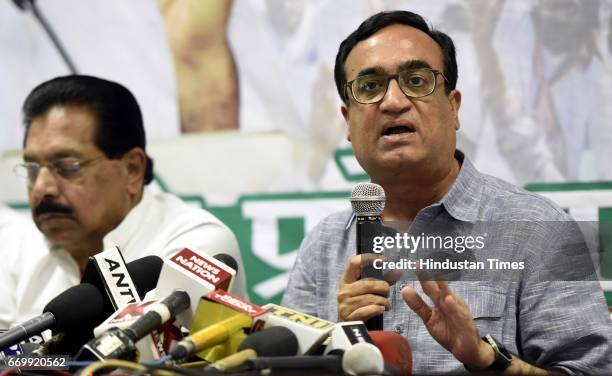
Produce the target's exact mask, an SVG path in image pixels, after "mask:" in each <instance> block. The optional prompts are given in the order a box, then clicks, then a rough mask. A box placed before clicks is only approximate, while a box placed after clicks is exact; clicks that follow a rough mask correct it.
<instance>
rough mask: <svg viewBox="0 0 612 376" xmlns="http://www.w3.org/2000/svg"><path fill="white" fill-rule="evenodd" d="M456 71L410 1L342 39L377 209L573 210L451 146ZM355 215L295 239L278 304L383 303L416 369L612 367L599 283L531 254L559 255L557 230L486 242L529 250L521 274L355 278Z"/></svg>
mask: <svg viewBox="0 0 612 376" xmlns="http://www.w3.org/2000/svg"><path fill="white" fill-rule="evenodd" d="M457 76H458V75H457V65H456V61H455V50H454V45H453V42H452V40H451V38H450V37H448V36H447V35H446V34H444V33H442V32H439V31H437V30H433V29H431V28H430V27H429V26H428V24H427V23H426V22H425V21H424V20H423V18H422V17H420V16H419V15H416V14H414V13H411V12H406V11H395V12H384V13H379V14H376V15H374V16H372V17H370V18H369V19H367V20H366V21H364V22H363V23H362V24H361V25H360V26H359V28H358V29H357V30H356V31H355V32H353V33H352V34H351V35H349V36H348V37H347V38H346V39H345V40H344V41H343V42H342V44H341V45H340V48H339V51H338V54H337V57H336V67H335V80H336V85H337V88H338V93H339V95H340V97H341V99H342V101H343V104H342V106H341V111H342V115H343V116H344V119H345V120H346V123H347V125H348V139H349V141H350V142H351V143H352V147H353V150H354V153H355V156H356V158H357V160H358V161H359V163H360V165H361V166H362V167H363V168H364V170H365V171H366V172H367V173H368V175H369V176H370V177H371V179H372V182H374V183H377V184H380V185H381V186H382V187H383V188H384V191H385V195H386V203H385V207H384V211H383V212H382V219H383V220H384V221H385V222H387V223H392V222H395V223H401V224H404V225H405V224H408V225H409V226H410V227H411V228H412V227H417V228H418V226H425V227H427V226H430V225H434V224H435V225H442V226H444V225H449V226H452V225H461V224H465V225H468V226H469V225H471V224H474V223H478V222H484V223H494V222H495V221H526V222H532V223H535V224H539V225H540V226H541V227H542V228H546V222H545V221H552V222H555V221H556V222H566V223H573V222H571V221H570V219H569V217H568V216H567V215H566V214H565V213H564V212H563V211H562V210H561V209H560V208H558V207H557V206H555V205H554V204H552V203H551V202H549V201H547V200H545V199H543V198H541V197H538V196H536V195H534V194H530V193H528V192H524V191H522V190H521V189H519V188H517V187H514V186H511V185H510V184H508V183H505V182H503V181H501V180H499V179H496V178H493V177H490V176H486V175H483V174H481V173H479V172H478V171H477V170H476V169H475V167H474V166H473V165H472V164H471V162H470V161H469V160H468V158H467V157H465V156H464V155H463V154H462V153H461V152H460V151H458V150H456V131H457V130H458V129H459V119H458V112H459V108H460V105H461V99H462V98H461V93H460V92H459V91H458V90H457V89H456V88H455V85H456V82H457ZM568 221H569V222H568ZM355 227H356V226H355V215H354V213H353V212H352V211H344V212H340V213H336V214H333V215H331V216H330V217H328V218H327V219H325V220H324V221H322V222H321V223H320V224H319V225H317V226H316V227H315V229H314V230H313V231H312V232H311V233H310V234H309V235H308V236H307V237H306V239H305V240H304V242H303V244H302V246H301V247H300V250H299V252H298V256H297V260H296V263H295V265H294V268H293V270H292V272H291V275H290V278H289V285H288V287H287V291H286V292H285V295H284V298H283V305H286V306H288V307H291V308H294V309H297V310H300V311H302V312H305V313H309V314H312V315H315V316H318V317H321V318H323V319H327V320H332V321H336V320H339V321H351V320H364V321H367V320H369V319H371V318H373V317H375V316H378V315H383V320H384V321H383V322H384V329H385V330H393V331H396V332H398V333H401V334H403V335H404V336H406V337H407V339H408V340H409V342H410V344H411V347H412V357H413V372H414V374H419V375H421V374H446V373H467V372H468V371H470V372H490V373H492V374H509V375H518V374H529V375H546V374H559V373H570V374H572V373H577V374H612V373H611V371H612V368H611V364H610V362H611V359H612V349H611V341H612V326H611V324H610V319H609V317H608V315H607V309H606V305H605V301H604V298H603V293H602V291H601V287H600V286H599V283H598V282H597V281H592V280H588V281H578V282H577V281H576V280H571V281H570V282H567V283H566V281H559V280H553V279H552V278H549V279H542V278H541V276H542V275H543V274H544V272H545V271H546V267H548V266H550V265H539V267H540V269H538V264H537V262H536V261H537V260H538V259H539V258H540V257H541V258H542V259H545V260H554V259H555V258H556V259H559V258H562V257H563V255H561V254H559V255H549V254H548V253H547V252H548V247H547V245H548V244H547V243H550V244H554V243H555V242H556V241H557V239H553V238H545V237H543V238H542V239H540V245H542V247H541V248H537V249H527V248H524V247H523V242H524V240H525V238H534V239H535V238H541V237H542V236H541V233H540V232H537V231H535V230H534V231H533V232H520V231H519V232H516V231H515V232H512V231H508V232H503V237H502V238H500V239H497V240H498V241H496V242H490V243H488V244H487V249H486V251H487V252H498V251H500V252H506V253H507V254H510V255H512V256H513V257H515V259H512V260H511V261H521V260H525V261H524V262H526V263H527V267H526V269H525V270H524V271H519V272H518V273H517V275H518V276H519V277H518V279H514V280H508V281H505V280H504V281H496V280H485V279H477V280H475V281H468V282H469V283H468V282H466V281H461V280H459V281H456V280H453V281H448V282H447V281H444V280H443V279H442V278H433V279H432V278H429V277H427V275H426V273H424V272H423V271H422V270H419V269H418V267H417V268H416V270H417V271H416V272H415V274H416V275H417V276H418V277H419V278H418V279H412V280H408V281H402V283H399V282H398V283H395V284H392V283H388V282H387V281H384V280H372V279H360V275H361V274H362V267H363V266H364V265H366V264H367V263H368V262H367V261H366V260H365V259H363V258H362V256H355V249H356V245H355V231H356V230H355ZM530 230H531V228H527V231H530ZM481 235H482V234H481ZM484 235H485V236H486V234H484ZM559 235H560V237H562V235H563V234H559ZM500 244H503V245H504V246H503V247H500ZM498 248H502V249H498ZM419 252H425V251H422V250H420V251H419ZM450 252H451V253H450V254H451V255H452V254H453V253H452V252H453V251H452V250H451V251H450ZM538 253H541V254H542V255H539V254H538ZM447 254H448V253H447ZM491 254H495V253H491ZM544 256H546V257H548V256H550V258H548V259H547V258H546V257H544ZM370 262H371V261H370ZM589 262H590V259H589ZM576 267H579V265H576ZM492 276H493V278H494V277H502V274H501V272H500V273H498V274H494V273H493V274H492ZM539 277H540V279H538V278H539ZM562 277H563V276H562ZM562 277H561V278H559V279H562Z"/></svg>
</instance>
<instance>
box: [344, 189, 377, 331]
mask: <svg viewBox="0 0 612 376" xmlns="http://www.w3.org/2000/svg"><path fill="white" fill-rule="evenodd" d="M351 206H352V207H353V211H354V212H355V215H356V218H355V227H356V235H357V236H356V248H357V250H356V251H357V254H358V255H361V254H364V253H374V251H373V249H374V237H376V236H379V235H382V234H383V233H384V228H383V223H382V218H381V215H382V211H383V209H384V207H385V191H384V190H383V188H382V187H381V186H380V185H378V184H374V183H360V184H357V185H356V186H355V188H353V191H352V192H351ZM361 278H374V279H383V273H382V270H381V269H376V268H374V266H373V265H372V264H368V265H365V266H364V267H363V268H362V273H361ZM366 327H367V328H368V330H383V315H378V316H374V317H372V318H371V319H369V320H368V321H366Z"/></svg>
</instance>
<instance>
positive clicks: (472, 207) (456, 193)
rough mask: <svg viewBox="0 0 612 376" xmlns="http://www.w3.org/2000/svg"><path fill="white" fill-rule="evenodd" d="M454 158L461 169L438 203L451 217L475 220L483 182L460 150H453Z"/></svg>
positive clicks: (469, 220) (461, 219) (468, 220)
mask: <svg viewBox="0 0 612 376" xmlns="http://www.w3.org/2000/svg"><path fill="white" fill-rule="evenodd" d="M455 158H456V159H457V160H458V161H459V163H461V169H460V170H459V175H458V176H457V179H455V182H454V183H453V185H452V186H451V188H450V189H449V190H448V192H446V194H445V195H444V197H442V200H440V203H441V204H442V205H443V206H444V209H446V211H447V212H448V214H450V215H451V216H452V217H453V218H455V219H458V220H460V221H467V222H475V221H476V220H477V219H478V210H479V203H480V201H481V198H482V190H483V186H484V182H483V179H482V176H481V175H480V173H479V172H478V171H477V170H476V168H475V167H474V165H473V164H472V162H470V160H469V159H468V158H466V157H465V155H464V154H463V153H462V152H461V151H460V150H456V151H455Z"/></svg>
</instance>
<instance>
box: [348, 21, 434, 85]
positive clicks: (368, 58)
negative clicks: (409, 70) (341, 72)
mask: <svg viewBox="0 0 612 376" xmlns="http://www.w3.org/2000/svg"><path fill="white" fill-rule="evenodd" d="M413 60H418V61H423V62H426V63H427V64H429V65H430V66H431V67H433V68H434V69H438V70H441V71H442V70H443V68H444V66H443V58H442V50H441V48H440V46H439V45H438V44H437V43H436V42H435V41H434V40H433V39H432V38H431V37H430V36H429V35H427V34H426V33H424V32H423V31H421V30H419V29H416V28H414V27H411V26H407V25H403V24H393V25H389V26H386V27H384V28H382V29H380V30H378V31H377V32H376V33H374V34H373V35H371V36H370V37H368V38H366V39H364V40H362V41H360V42H359V43H357V44H356V45H355V47H354V48H353V49H352V50H351V52H350V53H349V55H348V56H347V59H346V62H345V69H346V74H347V79H348V80H350V79H351V78H352V77H354V76H356V75H357V73H358V72H359V71H362V70H364V69H372V68H378V69H383V70H386V71H388V72H389V73H393V72H395V71H396V69H397V68H398V67H400V66H401V65H405V64H407V63H408V62H410V61H413Z"/></svg>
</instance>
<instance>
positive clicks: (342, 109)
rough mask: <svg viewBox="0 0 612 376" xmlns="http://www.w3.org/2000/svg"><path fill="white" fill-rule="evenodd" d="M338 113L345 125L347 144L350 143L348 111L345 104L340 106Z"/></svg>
mask: <svg viewBox="0 0 612 376" xmlns="http://www.w3.org/2000/svg"><path fill="white" fill-rule="evenodd" d="M340 112H341V113H342V117H343V118H344V122H345V123H346V139H347V140H348V142H351V128H350V127H349V110H348V106H347V105H346V104H344V103H343V104H342V106H340Z"/></svg>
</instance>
